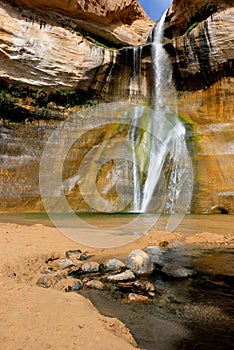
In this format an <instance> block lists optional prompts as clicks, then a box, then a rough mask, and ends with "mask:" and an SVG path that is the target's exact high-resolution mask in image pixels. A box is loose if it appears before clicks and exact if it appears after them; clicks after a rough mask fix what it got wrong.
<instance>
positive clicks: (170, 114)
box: [130, 12, 193, 213]
mask: <svg viewBox="0 0 234 350" xmlns="http://www.w3.org/2000/svg"><path fill="white" fill-rule="evenodd" d="M165 16H166V12H165V14H164V15H163V16H162V18H161V20H160V22H159V23H158V25H157V26H156V29H155V31H154V33H153V43H152V61H153V72H154V87H153V94H152V95H153V96H152V110H153V112H152V118H151V135H150V138H151V141H150V143H151V144H150V151H149V154H145V156H146V157H148V169H147V174H146V180H145V183H144V185H143V188H142V185H141V184H140V182H139V175H137V168H136V166H133V182H134V206H133V207H134V210H137V211H141V212H148V211H152V210H154V208H155V203H156V202H157V201H160V200H162V196H164V201H163V203H164V204H163V210H164V211H165V212H168V213H174V212H186V211H187V209H188V208H187V206H188V204H189V203H190V199H191V192H192V180H193V178H192V170H191V169H192V168H191V162H190V158H189V154H188V151H187V148H186V143H185V128H184V126H183V124H182V123H181V122H180V121H179V119H178V114H177V98H176V90H175V86H174V84H173V80H172V65H171V63H170V60H169V57H168V54H167V52H166V50H165V49H164V48H163V43H162V40H163V32H164V21H165ZM135 118H139V110H138V111H137V115H136V116H135ZM135 132H136V130H135V128H131V132H130V139H132V140H133V139H134V138H136V137H135V136H134V133H135ZM133 158H134V156H133ZM133 160H134V159H133ZM139 187H141V190H140V191H139ZM159 197H160V198H161V199H159ZM160 205H161V204H160Z"/></svg>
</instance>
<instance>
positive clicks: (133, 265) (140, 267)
mask: <svg viewBox="0 0 234 350" xmlns="http://www.w3.org/2000/svg"><path fill="white" fill-rule="evenodd" d="M126 266H127V268H129V269H131V270H132V271H133V272H134V273H135V274H136V275H150V274H151V273H152V272H153V271H154V264H153V263H152V261H151V260H150V257H149V255H148V254H147V253H146V252H144V251H143V250H141V249H136V250H133V251H132V252H131V253H130V254H129V255H128V257H127V260H126Z"/></svg>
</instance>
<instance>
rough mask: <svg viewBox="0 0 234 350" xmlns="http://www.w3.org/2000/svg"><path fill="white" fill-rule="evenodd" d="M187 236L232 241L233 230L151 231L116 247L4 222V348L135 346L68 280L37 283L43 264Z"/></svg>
mask: <svg viewBox="0 0 234 350" xmlns="http://www.w3.org/2000/svg"><path fill="white" fill-rule="evenodd" d="M165 240H166V241H167V242H169V244H173V242H178V241H183V242H185V243H186V242H187V243H189V244H191V243H192V244H195V243H199V244H213V245H219V244H221V245H225V246H226V247H229V246H230V247H233V235H232V234H230V233H229V234H227V235H224V234H214V233H213V234H211V233H207V232H204V233H201V234H195V235H194V236H189V237H187V238H184V237H183V235H182V234H180V233H166V232H158V231H151V232H149V234H148V235H146V236H143V237H141V238H139V239H138V240H136V241H134V242H132V243H131V244H128V245H126V246H121V247H117V248H111V249H96V248H90V247H84V246H81V245H80V244H78V243H75V242H73V241H71V240H70V239H68V238H66V237H65V236H64V235H63V234H62V233H60V232H59V231H58V230H57V229H56V228H53V227H46V226H44V225H41V224H35V225H32V226H26V225H18V224H15V223H0V245H1V249H0V261H1V264H0V277H1V278H0V293H1V311H0V348H1V349H4V350H20V349H21V350H27V349H28V350H29V349H30V350H31V349H34V350H44V349H56V350H60V349H106V350H108V349H112V350H114V349H118V350H121V349H124V350H127V349H134V348H136V343H135V341H134V339H133V337H132V335H131V334H130V332H129V330H128V329H127V328H126V327H125V325H124V324H123V323H121V322H120V321H119V320H117V319H114V318H108V317H104V316H102V315H100V313H99V312H98V311H97V310H96V309H95V307H94V306H93V305H92V304H91V302H90V301H89V300H87V299H85V298H84V297H82V296H81V295H79V294H77V293H65V292H64V288H65V285H64V283H65V282H64V281H63V282H61V283H62V284H60V285H58V288H55V289H44V288H39V287H37V286H36V281H37V280H38V278H39V277H40V270H41V269H42V268H43V266H45V264H46V261H48V260H49V259H52V260H53V259H55V258H63V257H64V255H65V251H66V250H69V249H80V250H82V252H88V253H89V254H90V255H92V256H93V257H95V260H96V261H103V260H105V259H106V258H108V257H124V256H125V257H126V256H127V254H128V253H129V252H130V251H132V250H133V249H136V248H142V249H143V248H145V247H147V246H149V245H157V244H159V243H160V242H162V241H165Z"/></svg>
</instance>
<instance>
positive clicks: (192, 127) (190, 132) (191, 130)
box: [179, 114, 202, 143]
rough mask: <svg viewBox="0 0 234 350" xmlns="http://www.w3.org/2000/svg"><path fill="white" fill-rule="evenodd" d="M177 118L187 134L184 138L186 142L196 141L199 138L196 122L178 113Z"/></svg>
mask: <svg viewBox="0 0 234 350" xmlns="http://www.w3.org/2000/svg"><path fill="white" fill-rule="evenodd" d="M179 119H180V120H181V122H182V123H183V124H184V125H185V128H186V131H187V136H186V139H187V141H188V143H191V142H192V143H194V142H195V143H197V142H198V141H200V140H201V137H202V136H201V135H199V134H198V133H197V123H195V122H194V121H193V120H192V119H190V118H189V117H187V116H185V115H181V114H179Z"/></svg>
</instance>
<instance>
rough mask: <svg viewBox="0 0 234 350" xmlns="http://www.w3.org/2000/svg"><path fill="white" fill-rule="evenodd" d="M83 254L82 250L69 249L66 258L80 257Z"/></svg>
mask: <svg viewBox="0 0 234 350" xmlns="http://www.w3.org/2000/svg"><path fill="white" fill-rule="evenodd" d="M80 254H82V251H81V250H80V249H69V250H67V251H66V258H67V259H69V258H70V257H71V256H76V255H78V256H80Z"/></svg>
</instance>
